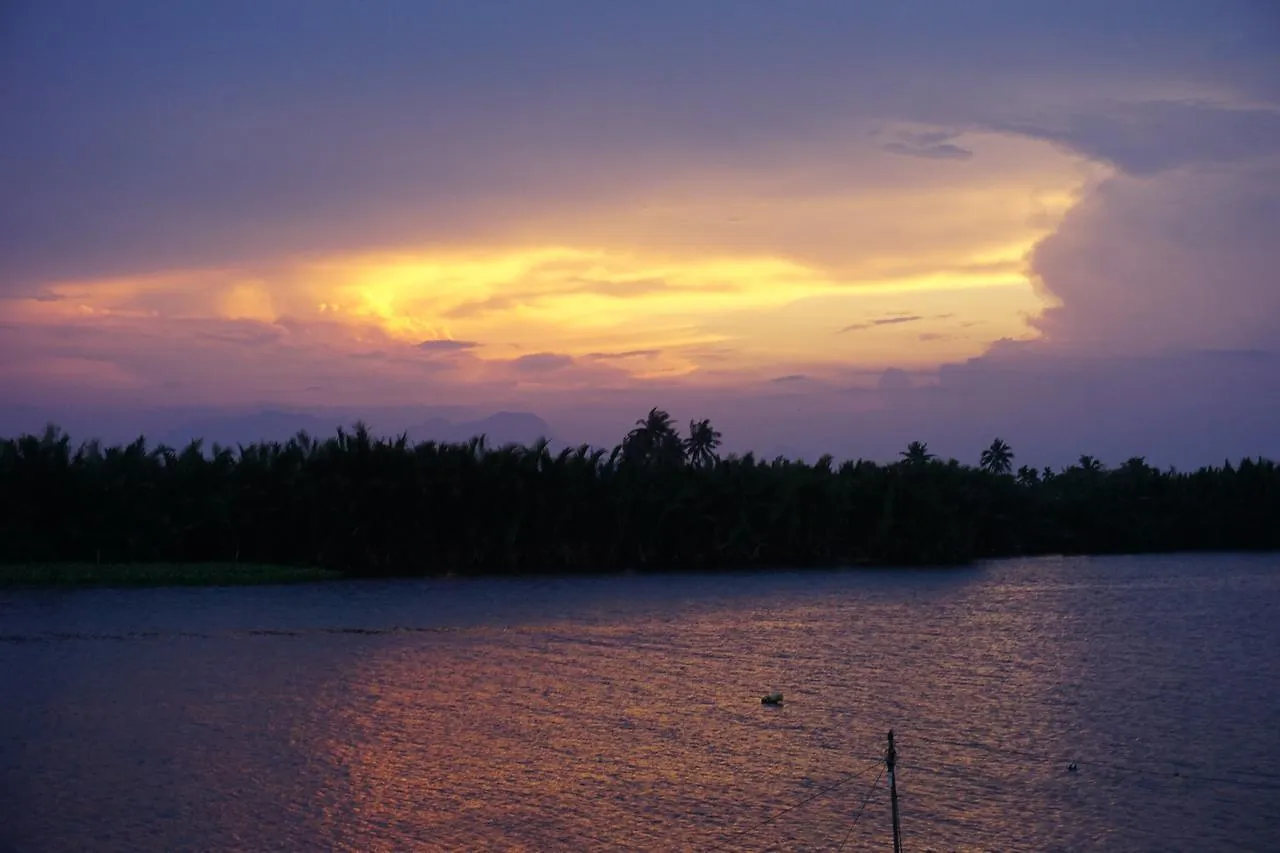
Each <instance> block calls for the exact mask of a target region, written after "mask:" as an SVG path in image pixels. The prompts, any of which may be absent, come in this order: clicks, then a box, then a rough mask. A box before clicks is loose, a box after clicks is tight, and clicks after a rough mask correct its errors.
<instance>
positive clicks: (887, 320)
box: [836, 314, 924, 334]
mask: <svg viewBox="0 0 1280 853" xmlns="http://www.w3.org/2000/svg"><path fill="white" fill-rule="evenodd" d="M923 319H924V317H922V316H920V315H918V314H911V315H907V316H903V317H881V318H880V319H879V320H872V321H870V322H868V323H854V324H853V325H851V326H845V327H844V328H843V329H840V330H839V331H838V332H836V334H844V333H845V332H860V331H862V330H864V329H874V328H875V327H877V326H897V325H899V324H901V323H915V322H917V321H920V320H923Z"/></svg>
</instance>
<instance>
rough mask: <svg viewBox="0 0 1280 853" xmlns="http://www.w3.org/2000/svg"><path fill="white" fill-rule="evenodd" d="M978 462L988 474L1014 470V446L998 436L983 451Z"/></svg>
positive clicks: (1006, 472)
mask: <svg viewBox="0 0 1280 853" xmlns="http://www.w3.org/2000/svg"><path fill="white" fill-rule="evenodd" d="M978 464H979V465H980V466H981V468H982V470H983V471H986V472H987V473H988V474H1001V475H1003V474H1008V473H1009V472H1010V471H1012V470H1013V448H1012V447H1010V446H1009V443H1008V442H1007V441H1005V440H1004V439H1003V438H997V439H996V440H995V441H993V442H991V446H990V447H988V448H987V449H986V450H984V451H982V456H981V457H980V458H979V460H978Z"/></svg>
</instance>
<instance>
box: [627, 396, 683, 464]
mask: <svg viewBox="0 0 1280 853" xmlns="http://www.w3.org/2000/svg"><path fill="white" fill-rule="evenodd" d="M622 457H623V459H624V460H626V461H628V462H644V463H649V464H654V463H670V462H681V461H683V460H684V443H683V442H682V441H681V440H680V436H679V435H678V434H677V433H676V428H675V421H674V420H673V419H672V418H671V415H670V414H669V413H668V412H666V411H665V410H663V409H659V408H657V407H656V406H655V407H654V408H652V409H650V410H649V414H647V415H645V416H644V417H643V418H640V419H639V420H637V421H636V425H635V428H634V429H632V430H631V432H629V433H627V437H626V438H625V439H623V442H622Z"/></svg>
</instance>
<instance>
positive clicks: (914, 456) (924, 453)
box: [898, 441, 938, 465]
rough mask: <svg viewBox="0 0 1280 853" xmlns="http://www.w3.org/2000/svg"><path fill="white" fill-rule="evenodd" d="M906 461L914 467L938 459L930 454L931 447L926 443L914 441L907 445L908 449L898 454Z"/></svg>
mask: <svg viewBox="0 0 1280 853" xmlns="http://www.w3.org/2000/svg"><path fill="white" fill-rule="evenodd" d="M898 455H899V456H901V457H902V458H903V460H904V461H906V462H908V463H910V464H912V465H923V464H925V463H926V462H932V461H933V460H934V459H937V458H938V457H937V456H935V455H934V454H932V453H930V452H929V445H928V443H927V442H924V441H913V442H911V443H910V444H908V445H907V449H906V450H904V451H902V452H901V453H899V454H898Z"/></svg>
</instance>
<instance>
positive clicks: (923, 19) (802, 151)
mask: <svg viewBox="0 0 1280 853" xmlns="http://www.w3.org/2000/svg"><path fill="white" fill-rule="evenodd" d="M806 10H807V11H806V12H804V13H797V12H796V11H794V10H791V9H789V8H783V7H782V6H778V5H776V4H764V3H759V4H741V3H737V2H734V3H728V2H708V3H705V4H696V5H690V4H672V5H669V6H665V7H663V8H662V9H659V10H646V11H645V12H644V13H639V12H637V11H636V10H629V9H623V8H619V7H617V6H613V5H610V4H595V3H588V2H583V0H549V2H546V3H539V4H536V6H534V5H524V4H513V5H510V6H507V7H504V9H503V10H502V11H501V13H497V14H495V13H493V12H492V10H489V11H486V10H483V9H481V8H480V7H477V6H475V5H474V4H456V3H449V2H427V0H424V2H422V3H413V4H389V5H383V4H359V5H358V7H357V8H353V7H352V6H351V4H350V3H349V2H347V1H346V0H280V2H276V3H273V4H271V5H270V6H269V7H268V6H261V7H253V8H250V7H249V6H246V7H245V8H244V9H241V10H240V12H239V13H238V14H237V15H234V16H226V17H224V18H217V17H209V16H203V15H198V14H196V13H195V12H194V11H193V10H192V9H191V8H189V7H186V6H184V5H182V4H172V3H167V2H164V0H140V2H135V3H130V4H127V6H119V7H117V6H113V7H110V8H103V9H100V10H98V11H96V12H94V13H93V14H87V13H84V12H83V10H78V9H75V8H74V7H73V6H71V5H68V4H65V3H61V2H58V0H49V2H47V3H46V2H40V3H28V4H23V8H22V10H21V11H20V12H19V13H17V14H16V15H14V16H13V20H12V21H11V22H10V23H9V24H8V25H7V26H6V33H5V38H6V41H5V50H4V51H0V77H3V79H5V80H6V83H7V85H6V87H5V92H4V94H3V96H2V97H3V98H4V101H3V104H2V105H0V106H3V108H4V111H5V114H6V116H7V118H8V121H6V122H5V126H4V128H5V129H4V131H3V132H2V133H0V185H3V186H5V188H6V205H5V206H4V208H3V210H0V259H3V260H2V262H0V286H2V287H3V288H5V289H6V290H9V291H10V292H13V291H15V290H17V289H19V288H29V287H32V286H33V285H34V284H35V283H38V282H40V281H49V280H58V279H66V278H99V277H102V276H105V275H114V274H126V273H137V272H142V271H146V270H154V269H171V268H193V267H209V266H227V265H241V264H242V265H258V264H261V263H269V262H272V261H275V260H278V259H279V258H281V257H292V256H313V255H315V254H316V253H317V252H318V251H328V252H352V251H358V250H362V249H365V248H368V247H370V246H405V245H415V244H418V245H420V244H422V243H423V242H431V243H434V244H445V245H477V244H482V243H490V244H492V243H493V242H495V241H499V242H501V241H504V240H507V239H509V240H511V241H512V242H515V243H518V244H520V245H527V244H528V243H527V241H528V239H530V238H531V237H533V236H536V237H537V238H538V239H539V240H540V241H541V240H549V239H551V238H552V236H553V235H549V234H547V233H545V232H546V231H548V230H557V231H559V235H560V236H563V235H564V234H565V233H575V232H574V231H572V230H568V229H567V226H566V230H560V223H561V222H562V221H563V220H564V219H566V218H578V217H582V218H585V219H587V220H588V221H590V220H592V219H598V218H599V214H600V212H601V211H602V210H604V211H617V210H635V211H640V210H641V209H643V208H644V207H645V205H649V206H650V207H651V208H652V207H653V203H654V202H655V201H656V202H657V203H658V204H657V206H658V207H659V208H660V207H661V206H662V203H663V201H664V199H662V198H661V197H660V196H663V195H666V196H670V195H679V194H680V193H679V188H680V187H681V186H688V187H696V188H698V189H701V186H700V185H702V184H704V183H705V182H706V181H708V180H709V179H710V178H711V176H713V175H716V174H719V175H721V176H723V177H725V178H727V179H728V180H729V181H730V182H731V183H738V184H741V183H742V181H743V180H744V178H745V177H746V176H750V175H757V176H758V181H759V183H758V185H757V186H758V187H759V190H758V191H759V192H764V193H768V194H770V195H773V196H775V197H776V194H777V190H778V188H779V186H791V187H796V186H803V185H808V186H816V187H820V188H823V189H824V190H825V189H828V188H830V187H831V186H833V185H839V186H843V187H846V188H851V187H852V188H858V189H863V190H865V188H866V187H867V186H868V185H871V184H873V183H874V182H875V181H876V174H877V171H878V170H881V169H883V162H881V161H882V160H894V159H903V160H906V159H910V160H911V161H912V162H910V163H908V164H906V165H908V166H910V167H912V168H915V169H917V170H924V171H922V172H921V177H919V178H917V180H926V177H925V176H926V175H927V176H928V178H927V179H932V178H933V173H932V172H929V171H928V170H929V169H930V167H931V165H936V166H937V167H938V168H947V171H948V172H949V173H958V172H970V171H978V170H977V168H976V167H978V166H979V164H980V163H982V162H984V161H986V160H988V159H990V158H987V157H985V156H982V151H981V150H980V149H979V148H977V147H976V144H975V145H971V146H969V149H968V150H974V151H977V152H978V155H979V156H976V157H975V158H974V159H973V160H972V161H971V163H970V165H969V167H968V168H966V169H962V170H961V169H954V168H949V167H951V166H953V165H954V164H953V163H948V162H941V161H940V162H937V163H935V164H931V163H930V162H929V161H928V159H927V158H928V157H929V156H930V153H931V152H932V154H933V155H935V156H937V155H941V156H957V155H958V154H959V152H958V151H954V150H952V148H951V147H948V146H954V143H953V142H950V141H948V140H947V139H940V138H933V139H932V140H930V138H929V137H927V136H925V137H921V138H920V139H918V140H917V143H916V145H915V148H914V149H912V150H913V153H915V154H916V155H917V156H915V157H912V158H896V157H892V156H886V157H884V158H881V160H875V159H865V158H863V157H859V158H850V157H848V154H849V152H850V151H851V149H852V148H853V145H852V144H851V141H852V140H854V139H863V140H865V130H866V128H865V127H860V126H857V125H858V124H859V123H858V122H857V121H851V119H850V117H865V118H866V123H867V124H878V123H881V122H886V121H887V122H907V123H910V124H912V125H913V126H917V125H919V126H928V127H946V128H964V129H966V130H968V129H970V128H973V127H974V126H975V125H980V124H981V122H978V121H977V120H976V119H977V117H979V116H980V115H982V114H986V113H990V112H991V111H992V107H991V105H992V104H993V103H994V104H999V105H1002V115H1000V116H989V118H990V119H991V122H989V124H991V125H993V126H994V125H995V124H997V123H998V122H1003V124H1002V126H1003V127H1006V128H1008V129H1011V132H1020V133H1029V134H1032V135H1035V136H1036V138H1045V139H1047V138H1050V137H1054V136H1063V135H1065V136H1067V137H1070V138H1071V139H1072V140H1075V143H1078V145H1079V146H1080V147H1088V146H1086V145H1085V143H1084V142H1082V141H1080V140H1081V138H1083V137H1088V136H1090V135H1091V134H1092V133H1093V131H1092V130H1091V128H1090V127H1089V126H1082V125H1081V123H1080V122H1079V121H1077V122H1075V123H1071V122H1067V123H1065V125H1062V126H1060V123H1059V122H1057V121H1056V120H1055V121H1049V122H1045V121H1035V120H1033V119H1035V118H1036V116H1037V111H1038V110H1042V108H1043V105H1044V104H1046V103H1053V104H1056V105H1063V109H1065V110H1067V111H1068V112H1069V113H1070V112H1071V111H1073V110H1074V111H1076V112H1078V109H1077V107H1078V106H1079V104H1080V102H1081V101H1082V99H1083V98H1085V97H1092V98H1094V99H1096V98H1097V97H1099V96H1101V97H1108V96H1112V97H1116V98H1122V99H1130V100H1131V99H1133V98H1134V97H1135V93H1137V94H1136V96H1140V97H1147V98H1150V97H1151V93H1150V92H1148V91H1147V90H1178V89H1180V88H1181V89H1186V90H1191V91H1218V92H1226V93H1228V94H1229V96H1233V97H1237V98H1238V99H1240V100H1242V101H1247V100H1250V99H1252V100H1253V101H1255V102H1256V101H1258V100H1259V99H1263V98H1265V97H1269V96H1274V94H1275V92H1276V89H1277V84H1276V82H1275V79H1276V74H1275V58H1274V34H1275V26H1274V12H1273V11H1272V10H1271V9H1270V7H1269V6H1268V5H1267V4H1260V3H1256V2H1247V0H1235V2H1232V0H1226V2H1223V3H1215V4H1198V3H1187V2H1183V3H1179V4H1178V5H1177V12H1176V14H1170V13H1169V12H1168V11H1167V9H1166V4H1163V3H1160V4H1156V3H1154V2H1147V0H1138V2H1134V3H1127V4H1115V3H1109V2H1104V0H1086V2H1081V3H1073V4H1071V6H1070V10H1065V9H1064V10H1056V9H1053V8H1048V7H1046V6H1044V5H1043V4H1027V5H1026V6H1025V8H1018V9H1010V8H1005V7H1004V6H1002V5H1000V4H994V5H993V4H977V5H974V4H956V3H954V2H951V0H929V2H925V0H915V2H903V3H895V4H890V5H887V6H883V7H880V6H874V5H868V4H849V3H846V2H840V0H815V2H814V3H812V4H809V5H807V6H806ZM299 20H305V21H306V22H307V23H306V26H305V27H299V26H298V21H299ZM566 22H572V24H573V25H572V26H568V25H566ZM142 23H145V26H143V25H141V24H142ZM588 34H589V35H588ZM197 44H198V48H197V47H194V45H197ZM656 55H661V56H662V57H663V62H662V69H663V70H662V72H661V73H658V72H657V71H655V66H654V64H653V57H654V56H656ZM605 69H607V71H606V70H605ZM1151 81H1156V82H1151ZM50 103H57V104H58V105H59V109H57V110H50V109H48V104H50ZM407 105H408V106H407ZM1061 111H1062V110H1059V112H1061ZM1086 124H1087V123H1086ZM1177 126H1178V127H1179V128H1183V129H1188V130H1190V131H1192V135H1210V136H1212V135H1213V134H1215V133H1216V131H1214V130H1212V129H1211V128H1196V127H1194V126H1190V127H1189V126H1187V125H1186V124H1185V123H1182V122H1179V123H1178V125H1177ZM584 128H589V130H588V131H584ZM938 132H939V131H934V133H935V134H936V133H938ZM924 133H926V134H927V133H928V131H925V132H924ZM1224 133H1225V132H1224ZM965 138H966V144H967V145H968V139H969V137H968V136H967V135H966V137H965ZM1075 143H1073V144H1075ZM898 144H899V145H908V146H909V145H910V143H909V142H906V141H903V140H898ZM1170 144H1178V143H1177V142H1176V141H1174V142H1172V143H1170ZM1209 144H1210V146H1211V147H1213V146H1218V145H1228V146H1229V145H1231V144H1234V143H1229V142H1221V143H1219V142H1212V141H1210V143H1209ZM956 147H958V146H956ZM1129 147H1132V146H1121V148H1120V149H1118V150H1116V151H1108V152H1106V153H1108V156H1112V157H1116V158H1119V159H1125V156H1126V154H1125V151H1127V149H1128V148H1129ZM229 151H235V152H236V154H235V156H234V157H233V156H228V153H227V152H229ZM815 153H821V154H822V156H821V157H820V158H818V157H814V156H812V155H814V154H815ZM921 154H923V155H924V157H925V158H926V159H921V157H920V156H919V155H921ZM784 161H785V162H786V163H787V164H789V165H790V168H791V169H792V170H793V171H794V172H795V173H796V174H792V175H789V176H786V177H785V178H782V179H781V180H779V178H778V171H779V166H780V164H781V163H783V162H784ZM806 163H807V164H810V165H808V166H805V165H804V164H806ZM1005 163H1006V165H1007V164H1008V158H1005ZM766 167H767V168H768V174H762V170H764V169H765V168H766ZM890 171H892V170H890ZM894 179H895V180H896V179H898V176H897V175H896V174H895V175H894ZM989 186H994V184H991V183H990V182H989ZM756 191H757V190H756V188H754V187H753V189H752V192H756ZM752 192H748V193H747V194H746V196H747V200H748V201H749V200H750V197H751V195H752ZM695 197H697V196H696V194H695ZM756 197H757V198H758V197H759V196H756ZM650 213H652V210H650ZM741 213H742V211H740V210H738V211H730V210H725V209H720V210H718V211H716V214H717V219H716V221H717V222H719V223H724V222H727V221H728V220H729V219H730V218H731V217H734V216H735V215H736V216H737V218H740V219H741V218H743V217H741V215H740V214H741ZM672 217H673V218H674V219H675V220H677V224H682V225H684V226H685V229H684V233H687V234H691V237H690V238H689V239H694V240H699V241H703V235H702V232H703V231H704V230H705V228H706V227H707V226H706V224H705V223H703V222H691V220H690V215H689V211H688V209H685V210H677V211H673V212H672ZM607 218H612V217H607ZM828 218H829V217H828ZM745 219H746V220H747V223H746V224H747V227H746V228H741V229H739V230H742V231H745V232H746V234H747V239H751V240H754V241H756V242H759V235H758V234H757V233H756V230H755V229H756V228H757V227H758V226H752V225H751V224H750V221H752V220H754V221H758V220H759V219H760V217H759V216H755V217H752V216H747V217H745ZM738 224H739V225H741V224H744V223H741V222H740V223H738ZM663 230H664V232H665V233H664V234H663V235H661V237H662V238H666V240H667V243H666V244H667V245H672V237H673V235H674V236H677V237H678V235H679V234H680V233H681V230H680V229H678V228H676V227H675V224H673V225H672V226H671V227H666V228H664V229H663ZM787 230H788V231H789V232H790V233H789V234H788V235H787V236H788V238H789V240H788V242H791V243H793V244H797V245H799V246H803V243H804V242H805V241H804V239H803V237H802V236H801V235H803V234H804V233H806V230H805V229H800V228H797V229H795V230H791V229H787ZM808 233H812V230H811V229H809V230H808ZM776 236H777V235H776V234H775V238H776ZM615 239H621V238H618V237H615ZM726 239H727V238H726ZM703 244H704V245H705V242H704V241H703Z"/></svg>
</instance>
